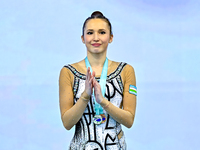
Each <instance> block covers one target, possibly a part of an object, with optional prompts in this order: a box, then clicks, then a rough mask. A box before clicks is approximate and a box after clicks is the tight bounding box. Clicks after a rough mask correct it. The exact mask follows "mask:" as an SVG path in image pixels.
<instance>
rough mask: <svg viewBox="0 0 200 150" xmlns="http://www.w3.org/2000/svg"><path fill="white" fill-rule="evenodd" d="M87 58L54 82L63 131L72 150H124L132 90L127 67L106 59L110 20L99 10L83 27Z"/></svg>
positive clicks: (131, 117) (132, 80)
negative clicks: (71, 134)
mask: <svg viewBox="0 0 200 150" xmlns="http://www.w3.org/2000/svg"><path fill="white" fill-rule="evenodd" d="M81 39H82V42H83V43H84V44H85V45H86V48H87V57H86V58H85V59H84V60H82V61H80V62H77V63H74V64H71V65H67V66H64V67H63V68H62V69H61V72H60V78H59V101H60V110H61V118H62V122H63V125H64V127H65V128H66V129H67V130H70V129H71V128H72V127H73V126H74V125H76V128H75V134H74V137H73V139H72V141H71V143H70V148H69V149H72V150H82V149H86V150H94V149H95V150H110V149H114V150H116V149H122V150H124V149H126V143H125V136H124V133H123V131H122V127H121V124H123V125H124V126H126V127H127V128H131V126H132V124H133V121H134V116H135V108H136V96H137V88H136V81H135V73H134V69H133V67H132V66H130V65H128V64H126V63H119V62H115V61H111V60H109V59H107V57H106V53H107V47H108V44H109V43H111V42H112V40H113V34H112V27H111V24H110V22H109V20H108V19H107V18H106V17H105V16H103V14H102V13H101V12H99V11H95V12H93V13H92V15H91V17H88V18H87V19H86V21H85V23H84V25H83V34H82V36H81Z"/></svg>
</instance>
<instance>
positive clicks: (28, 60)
mask: <svg viewBox="0 0 200 150" xmlns="http://www.w3.org/2000/svg"><path fill="white" fill-rule="evenodd" d="M199 8H200V1H199V0H169V1H167V0H101V1H92V0H84V1H78V0H29V1H25V0H17V1H16V0H4V1H3V0H1V1H0V149H1V150H13V149H15V150H66V149H68V145H69V143H70V140H71V139H72V136H73V134H74V128H73V129H71V130H70V131H67V130H65V128H64V127H63V125H62V122H61V117H60V110H59V94H58V90H59V89H58V79H59V74H60V70H61V69H62V67H63V66H64V65H67V64H71V63H74V62H77V61H80V60H82V59H84V58H85V56H86V48H85V45H84V44H83V43H82V41H81V34H82V25H83V22H84V21H85V19H86V18H87V17H89V16H90V15H91V13H92V12H93V11H96V10H99V11H102V13H103V14H104V15H105V16H106V17H108V18H109V19H110V21H111V23H112V26H113V34H114V40H113V42H112V43H111V44H109V46H108V58H109V59H111V60H114V61H118V62H127V63H128V64H130V65H132V66H133V67H134V69H135V73H136V81H137V88H138V96H137V108H136V116H135V121H134V124H133V126H132V128H131V129H127V128H126V127H123V130H124V132H125V136H126V141H127V145H128V150H198V149H199V148H200V142H199V139H200V136H199V134H200V129H199V124H200V117H199V115H200V109H199V106H200V101H199V99H200V78H199V76H200V69H199V65H200V58H199V55H200V30H199V27H200V9H199Z"/></svg>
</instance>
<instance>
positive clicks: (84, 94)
mask: <svg viewBox="0 0 200 150" xmlns="http://www.w3.org/2000/svg"><path fill="white" fill-rule="evenodd" d="M81 96H82V97H83V98H85V99H90V95H89V94H87V92H86V91H83V93H82V94H81Z"/></svg>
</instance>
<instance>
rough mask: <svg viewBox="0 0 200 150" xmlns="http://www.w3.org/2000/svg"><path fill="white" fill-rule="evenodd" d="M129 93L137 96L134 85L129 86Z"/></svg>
mask: <svg viewBox="0 0 200 150" xmlns="http://www.w3.org/2000/svg"><path fill="white" fill-rule="evenodd" d="M129 93H130V94H134V95H136V96H137V87H136V86H134V85H130V86H129Z"/></svg>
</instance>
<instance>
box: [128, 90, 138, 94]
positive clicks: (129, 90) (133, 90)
mask: <svg viewBox="0 0 200 150" xmlns="http://www.w3.org/2000/svg"><path fill="white" fill-rule="evenodd" d="M129 91H130V92H134V93H137V91H136V90H132V89H129Z"/></svg>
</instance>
